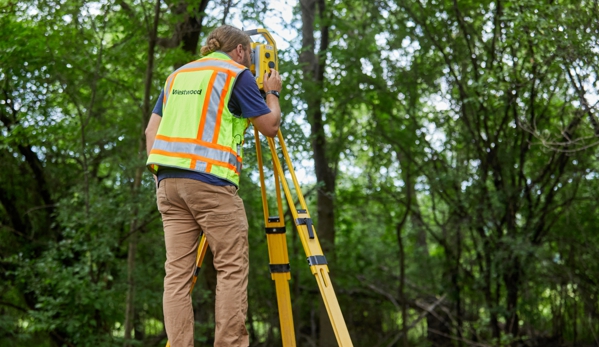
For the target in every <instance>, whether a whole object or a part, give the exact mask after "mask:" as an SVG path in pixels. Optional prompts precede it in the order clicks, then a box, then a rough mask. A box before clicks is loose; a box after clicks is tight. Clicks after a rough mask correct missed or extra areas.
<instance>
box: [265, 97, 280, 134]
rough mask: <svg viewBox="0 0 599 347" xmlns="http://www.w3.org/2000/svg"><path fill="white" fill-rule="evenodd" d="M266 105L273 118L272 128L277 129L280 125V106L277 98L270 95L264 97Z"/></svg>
mask: <svg viewBox="0 0 599 347" xmlns="http://www.w3.org/2000/svg"><path fill="white" fill-rule="evenodd" d="M266 105H267V106H268V108H270V112H271V113H272V114H273V115H274V116H275V117H273V121H274V122H275V123H274V124H273V126H275V127H276V128H278V127H279V126H280V125H281V105H280V103H279V98H278V97H276V96H275V95H272V94H268V95H266Z"/></svg>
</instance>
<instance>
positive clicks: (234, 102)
mask: <svg viewBox="0 0 599 347" xmlns="http://www.w3.org/2000/svg"><path fill="white" fill-rule="evenodd" d="M229 110H230V111H231V113H233V114H234V115H237V116H239V115H241V116H242V117H243V118H252V117H256V116H261V115H264V114H267V113H270V108H268V105H266V102H265V101H264V98H263V97H262V95H261V94H260V90H259V89H258V85H257V84H256V80H254V76H252V73H251V71H250V70H245V71H243V72H242V73H241V74H239V76H238V77H237V80H236V81H235V86H234V87H233V92H232V93H231V99H230V100H229Z"/></svg>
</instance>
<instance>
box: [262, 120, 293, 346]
mask: <svg viewBox="0 0 599 347" xmlns="http://www.w3.org/2000/svg"><path fill="white" fill-rule="evenodd" d="M254 136H255V138H256V155H257V158H258V166H259V168H260V191H261V193H262V208H263V210H264V225H265V229H266V241H267V244H268V258H269V263H270V273H271V278H272V280H273V281H274V282H275V288H276V293H277V306H278V309H279V324H280V329H281V339H282V341H283V347H295V345H296V344H295V343H296V342H295V330H294V326H293V311H292V309H291V294H290V292H289V280H290V279H291V274H290V266H289V255H288V253H287V238H286V236H285V221H284V220H283V204H282V201H281V189H280V185H279V179H278V176H276V175H275V187H276V197H277V212H278V216H270V214H269V210H268V200H267V197H266V184H265V182H264V166H263V162H262V149H261V146H260V141H259V135H258V130H256V129H255V128H254Z"/></svg>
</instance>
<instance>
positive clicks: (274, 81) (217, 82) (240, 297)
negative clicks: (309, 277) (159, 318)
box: [146, 25, 282, 347]
mask: <svg viewBox="0 0 599 347" xmlns="http://www.w3.org/2000/svg"><path fill="white" fill-rule="evenodd" d="M250 49H251V48H250V38H249V36H247V35H246V34H245V33H243V32H242V31H241V30H239V29H237V28H234V27H231V26H228V25H224V26H221V27H219V28H217V29H215V30H214V31H213V32H212V33H210V34H209V35H208V38H207V39H206V45H205V46H204V47H202V49H201V53H202V56H203V58H201V59H199V60H196V61H193V62H190V63H188V64H186V65H184V66H182V67H181V68H179V69H178V70H176V71H175V72H174V73H173V74H171V75H170V76H169V78H168V79H167V81H166V84H165V87H164V90H163V92H162V93H161V95H160V98H159V100H158V102H157V104H156V107H155V108H154V112H153V114H152V117H151V118H150V121H149V123H148V127H147V129H146V139H147V151H148V162H147V164H148V168H149V169H150V171H152V173H154V174H155V179H156V184H157V193H156V196H157V205H158V210H159V211H160V213H161V214H162V221H163V226H164V239H165V245H166V262H165V271H166V276H165V278H164V297H163V310H164V322H165V328H166V332H167V336H168V339H169V341H170V344H171V346H172V347H192V346H193V345H194V343H193V341H194V338H193V329H194V320H193V309H192V306H191V297H190V295H189V289H190V286H191V281H192V277H193V272H194V270H195V260H196V252H197V247H198V241H199V240H198V239H199V235H200V232H201V231H203V232H204V234H205V235H206V238H207V240H208V245H209V246H210V249H211V251H212V254H213V256H214V267H215V269H216V271H217V287H216V308H215V316H216V318H215V320H216V331H215V341H214V346H217V347H220V346H222V347H224V346H227V347H248V346H249V337H248V333H247V330H246V328H245V320H246V312H247V280H248V269H249V263H248V238H247V232H248V223H247V217H246V215H245V209H244V207H243V202H242V201H241V199H240V198H239V196H238V195H237V190H238V186H239V173H240V170H241V164H242V150H241V146H242V145H243V139H244V133H245V130H246V128H247V126H248V125H249V122H250V121H251V122H252V124H253V125H254V126H255V127H256V128H257V129H258V130H259V131H260V132H261V133H262V134H264V135H266V136H270V137H274V136H276V134H277V132H278V129H279V125H280V121H281V109H280V106H279V92H280V91H281V86H282V83H281V78H280V76H279V73H278V72H277V71H276V70H271V73H270V77H267V76H265V77H264V91H265V93H266V100H264V99H263V98H262V96H261V94H260V91H259V90H258V87H257V84H256V81H255V80H254V77H253V76H252V74H251V72H250V71H249V70H248V69H247V68H248V67H249V66H250Z"/></svg>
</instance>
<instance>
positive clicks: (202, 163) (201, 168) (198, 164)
mask: <svg viewBox="0 0 599 347" xmlns="http://www.w3.org/2000/svg"><path fill="white" fill-rule="evenodd" d="M206 167H208V163H206V162H205V161H199V160H198V161H196V167H194V170H196V171H202V172H206Z"/></svg>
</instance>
